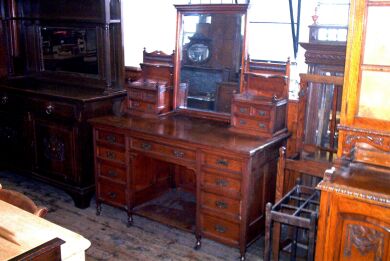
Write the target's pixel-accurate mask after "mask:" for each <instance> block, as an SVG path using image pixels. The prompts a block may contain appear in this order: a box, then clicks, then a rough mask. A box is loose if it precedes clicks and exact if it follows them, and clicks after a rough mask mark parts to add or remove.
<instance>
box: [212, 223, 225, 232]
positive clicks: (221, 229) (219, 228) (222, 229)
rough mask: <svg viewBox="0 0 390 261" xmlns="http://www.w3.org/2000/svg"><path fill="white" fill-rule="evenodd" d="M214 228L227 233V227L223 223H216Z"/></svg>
mask: <svg viewBox="0 0 390 261" xmlns="http://www.w3.org/2000/svg"><path fill="white" fill-rule="evenodd" d="M214 229H215V231H217V232H218V233H225V232H226V228H225V227H224V226H222V225H219V224H217V225H215V227H214Z"/></svg>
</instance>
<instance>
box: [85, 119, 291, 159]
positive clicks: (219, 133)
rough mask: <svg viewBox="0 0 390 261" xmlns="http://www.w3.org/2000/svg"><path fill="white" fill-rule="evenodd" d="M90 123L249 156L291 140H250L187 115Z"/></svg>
mask: <svg viewBox="0 0 390 261" xmlns="http://www.w3.org/2000/svg"><path fill="white" fill-rule="evenodd" d="M90 123H92V124H93V125H100V126H103V127H114V128H120V129H121V130H125V131H129V132H132V133H138V134H139V133H141V134H146V135H147V134H150V135H152V136H160V137H162V138H169V139H174V140H175V141H179V142H180V141H182V142H185V143H191V144H196V145H197V146H198V147H205V148H206V147H213V148H217V149H221V150H226V151H231V152H235V153H242V154H245V155H252V154H254V153H256V152H257V151H259V150H262V149H264V148H266V147H268V146H269V145H271V144H274V143H277V142H280V141H281V140H284V139H286V138H287V137H288V136H289V134H288V133H286V134H281V135H278V136H276V137H274V138H261V137H254V136H249V135H248V136H247V135H243V134H238V133H235V132H233V131H230V130H229V129H230V125H229V124H227V123H223V122H216V121H210V120H208V119H201V118H194V117H189V116H184V115H169V116H166V117H162V118H159V119H148V118H139V117H115V116H106V117H99V118H94V119H91V120H90Z"/></svg>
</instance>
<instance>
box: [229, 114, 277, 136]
mask: <svg viewBox="0 0 390 261" xmlns="http://www.w3.org/2000/svg"><path fill="white" fill-rule="evenodd" d="M233 125H234V126H235V127H238V128H249V129H253V130H256V131H259V132H267V133H268V132H269V131H270V128H269V121H267V120H256V119H249V118H239V117H236V118H235V119H233Z"/></svg>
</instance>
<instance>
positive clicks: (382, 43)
mask: <svg viewBox="0 0 390 261" xmlns="http://www.w3.org/2000/svg"><path fill="white" fill-rule="evenodd" d="M388 23H390V2H389V1H372V0H353V1H351V12H350V22H349V33H348V34H349V36H348V47H347V63H346V73H345V81H344V90H345V92H344V96H343V111H344V113H345V114H344V115H342V116H343V117H342V118H341V120H342V124H345V125H349V126H354V127H355V128H356V127H357V128H366V129H373V128H374V129H376V130H380V131H388V130H389V129H390V102H389V101H388V97H390V88H388V85H389V82H390V36H389V34H387V33H385V32H384V31H383V25H384V24H388Z"/></svg>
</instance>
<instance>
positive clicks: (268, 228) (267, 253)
mask: <svg viewBox="0 0 390 261" xmlns="http://www.w3.org/2000/svg"><path fill="white" fill-rule="evenodd" d="M271 208H272V203H271V202H268V203H267V205H266V207H265V238H264V243H265V246H264V261H269V260H270V259H271V245H272V244H271V242H272V240H271V233H272V217H271V215H272V214H271Z"/></svg>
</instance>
